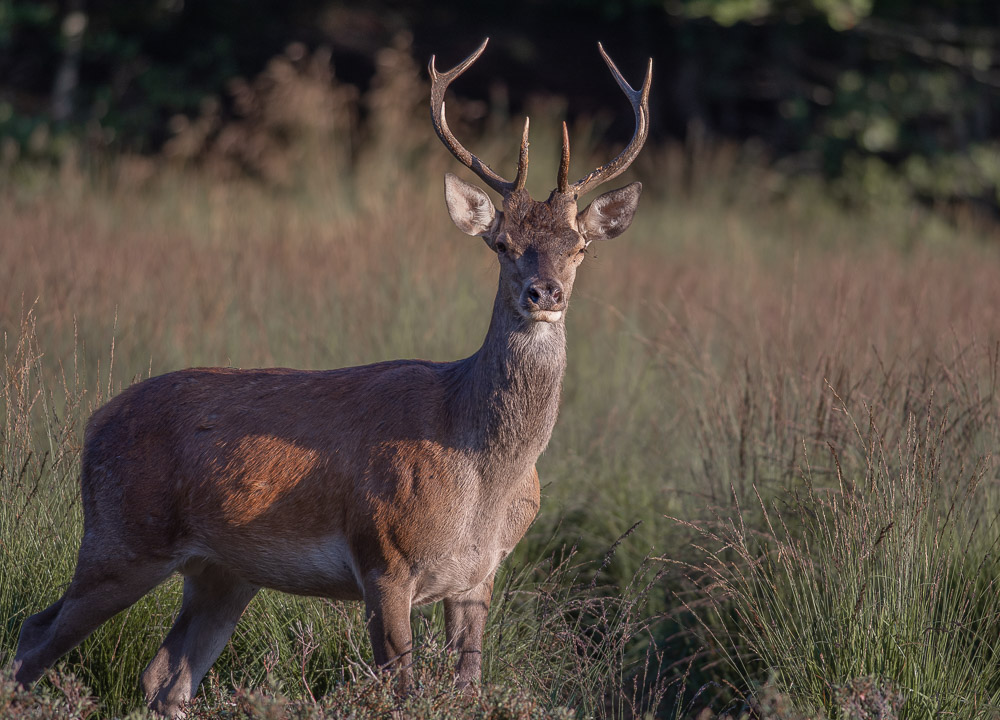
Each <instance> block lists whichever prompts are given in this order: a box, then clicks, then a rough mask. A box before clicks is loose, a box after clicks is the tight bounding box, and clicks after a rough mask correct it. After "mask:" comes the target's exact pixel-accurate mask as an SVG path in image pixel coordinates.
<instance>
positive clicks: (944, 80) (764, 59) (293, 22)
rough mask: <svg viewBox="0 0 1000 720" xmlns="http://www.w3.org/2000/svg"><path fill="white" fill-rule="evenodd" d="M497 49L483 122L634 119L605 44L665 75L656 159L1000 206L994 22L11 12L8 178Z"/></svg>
mask: <svg viewBox="0 0 1000 720" xmlns="http://www.w3.org/2000/svg"><path fill="white" fill-rule="evenodd" d="M486 36H489V37H491V38H492V42H491V45H490V48H489V51H488V52H487V53H486V55H485V56H484V57H483V58H482V59H481V60H480V61H479V63H477V64H476V65H475V66H474V67H473V68H472V70H470V71H469V73H468V75H467V77H466V78H463V80H462V81H460V82H459V83H458V84H457V85H456V88H455V91H456V92H457V93H459V94H462V95H466V96H468V97H471V98H475V99H478V100H481V101H483V103H484V104H485V105H484V111H483V117H485V116H486V115H487V112H488V110H487V108H488V109H489V111H492V112H494V113H496V112H501V113H507V112H510V113H514V114H516V113H520V112H521V111H522V109H523V108H524V107H525V105H526V103H527V102H528V99H529V98H531V97H533V96H537V95H539V94H543V95H552V96H557V97H561V98H565V101H566V105H565V112H566V113H567V114H568V115H569V117H570V118H571V119H572V118H573V117H575V116H578V115H580V114H587V115H593V114H594V113H600V112H604V113H607V111H608V108H613V109H616V110H617V109H618V108H619V106H620V105H621V103H622V100H621V98H620V96H618V94H617V93H618V90H617V88H616V87H615V86H614V84H613V83H612V82H611V81H610V79H609V77H608V75H607V72H606V70H605V69H604V67H603V65H602V63H601V61H600V58H599V57H598V55H597V53H596V51H595V43H596V42H597V41H598V40H600V41H602V42H603V43H604V44H605V46H606V47H607V48H608V50H609V51H610V52H611V54H612V56H613V57H614V58H616V60H617V61H618V63H619V64H620V66H621V67H622V69H623V71H624V72H625V74H626V77H629V78H633V79H634V82H638V78H639V77H640V76H641V71H642V68H643V61H644V59H645V58H646V57H653V59H654V63H655V68H656V82H655V85H654V92H653V97H652V105H653V106H652V123H653V125H652V137H653V140H654V142H656V141H662V140H664V139H667V138H670V139H678V140H682V141H686V142H692V141H693V142H694V143H701V142H705V141H706V139H708V140H710V139H714V138H725V139H735V140H740V141H743V140H747V139H752V140H755V141H759V152H760V153H762V154H764V155H765V156H766V157H767V158H768V159H770V160H771V161H773V162H775V163H778V164H779V166H780V168H781V169H782V170H783V171H784V172H787V173H790V174H798V173H818V174H821V175H822V176H823V177H825V178H828V179H832V180H842V181H843V182H839V183H837V184H836V185H835V189H836V191H837V192H838V193H840V194H841V195H843V196H844V197H845V199H847V200H849V201H864V200H871V199H872V198H873V197H874V198H875V199H876V200H877V199H878V197H879V196H880V195H884V194H887V193H888V194H890V195H893V196H895V195H899V194H905V195H908V196H911V197H914V198H917V199H918V200H920V201H921V202H925V203H933V204H940V205H944V206H948V205H951V204H954V203H972V204H974V205H976V206H981V207H983V208H986V209H987V210H989V211H995V210H996V208H997V206H998V200H997V197H998V196H997V190H998V181H1000V154H998V148H1000V144H998V143H997V142H996V138H997V136H998V131H1000V4H998V3H995V2H992V1H991V0H909V1H908V0H623V1H621V2H601V1H598V0H584V1H582V2H573V1H571V0H510V1H509V2H476V3H467V2H455V1H447V2H435V1H431V0H414V1H413V2H398V1H397V2H393V1H392V0H372V1H370V2H353V3H352V2H337V1H329V0H327V1H313V0H282V1H281V2H277V1H273V0H272V1H262V2H253V3H246V2H238V1H237V0H216V1H215V2H185V1H184V0H160V1H159V2H129V3H121V2H113V1H111V0H104V1H99V0H63V1H62V2H55V1H52V0H49V1H46V0H41V1H35V0H5V1H4V2H2V3H0V135H2V136H4V137H5V138H6V149H5V151H4V156H5V157H6V158H7V162H10V161H11V158H12V157H14V156H15V155H16V156H19V157H23V156H24V155H25V154H28V155H32V154H33V155H50V154H53V153H58V152H59V148H60V147H61V146H60V144H59V143H58V142H54V141H53V136H54V135H58V134H60V133H64V134H69V135H72V136H78V137H81V136H82V137H85V138H86V139H87V141H88V142H89V143H90V144H91V145H92V146H99V147H112V148H119V149H126V150H140V151H142V152H147V153H148V152H156V151H157V150H158V149H160V148H161V147H162V146H163V144H164V143H165V142H166V141H167V140H168V139H169V138H170V136H171V128H172V127H176V123H175V124H174V125H173V126H172V125H171V118H173V117H174V116H176V115H179V114H180V115H187V116H196V115H198V114H199V112H200V108H202V106H203V104H204V102H205V99H206V98H216V99H218V100H219V101H221V102H222V104H223V108H222V112H223V114H224V115H225V114H226V113H231V112H232V111H233V107H232V105H233V96H232V94H231V93H230V92H229V90H228V89H227V88H228V87H229V85H230V83H231V81H232V80H233V78H236V77H244V78H252V77H254V76H255V75H256V74H257V73H259V72H260V71H261V69H262V68H263V67H264V66H265V64H266V63H267V61H268V60H269V59H270V58H272V57H273V56H275V55H276V54H278V53H281V52H282V51H284V50H285V49H286V48H287V47H288V46H289V45H290V44H292V43H301V44H302V45H301V47H303V48H304V49H305V50H306V51H312V50H315V49H317V48H328V49H329V51H330V57H331V60H332V63H333V67H334V71H335V74H336V77H337V78H338V79H339V80H341V81H343V82H345V83H348V84H351V85H354V86H356V87H358V88H359V89H360V90H361V91H362V92H364V91H365V90H366V89H367V86H368V84H369V83H370V82H371V79H372V77H373V75H374V73H375V64H376V60H375V56H376V53H377V51H378V50H379V49H380V48H382V47H385V46H387V45H389V44H391V43H392V42H394V41H397V42H398V41H399V38H400V37H410V38H412V53H413V55H414V57H415V58H416V59H417V60H418V61H419V62H420V63H421V64H424V63H426V61H427V59H428V58H429V57H430V55H431V54H435V53H436V54H437V55H438V56H439V57H440V58H441V63H442V64H443V65H446V66H450V65H451V64H453V63H455V62H457V61H458V60H459V59H461V58H463V57H464V56H465V55H466V54H468V53H469V52H470V51H471V50H472V49H473V48H474V47H475V46H476V45H477V44H478V43H479V41H480V40H481V39H482V38H483V37H486ZM296 47H299V46H296ZM606 117H607V118H608V119H609V120H610V121H611V127H610V129H609V130H608V132H609V133H610V135H608V137H611V138H617V139H619V140H620V139H624V138H627V136H628V134H629V133H630V132H631V126H630V125H629V123H630V122H631V118H630V117H628V115H627V113H617V112H612V113H610V114H607V115H606ZM361 122H362V126H363V123H364V117H362V118H361ZM15 143H16V148H15Z"/></svg>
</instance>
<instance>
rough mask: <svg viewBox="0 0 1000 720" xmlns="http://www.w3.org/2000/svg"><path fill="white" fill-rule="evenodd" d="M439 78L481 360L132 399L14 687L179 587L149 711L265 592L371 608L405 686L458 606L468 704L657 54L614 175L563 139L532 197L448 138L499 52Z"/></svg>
mask: <svg viewBox="0 0 1000 720" xmlns="http://www.w3.org/2000/svg"><path fill="white" fill-rule="evenodd" d="M488 40H489V39H488V38H487V39H486V40H484V41H483V43H482V44H481V45H480V46H479V48H478V49H477V50H476V51H475V52H473V53H472V54H471V55H470V56H469V57H467V58H466V59H465V60H464V61H462V62H461V63H460V64H459V65H457V66H456V67H454V68H453V69H452V70H450V71H448V72H438V71H437V69H436V68H435V59H434V57H432V58H431V60H430V64H429V73H430V78H431V120H432V123H433V126H434V130H435V131H436V133H437V135H438V137H439V138H440V139H441V141H442V142H443V143H444V145H445V147H447V149H448V150H449V151H450V152H451V153H452V155H454V156H455V157H456V158H457V159H458V160H459V161H460V162H461V163H462V164H463V165H464V166H465V167H466V168H468V169H469V170H471V171H472V172H473V173H474V174H475V175H477V176H478V177H479V178H480V179H481V180H482V181H483V182H484V183H485V184H486V185H487V186H488V187H489V188H491V189H492V190H494V191H496V192H497V193H499V194H500V195H501V197H502V205H501V209H497V208H496V206H495V205H494V204H493V202H492V200H491V199H490V197H489V196H488V195H487V193H486V192H485V191H484V190H483V189H482V188H480V187H478V186H476V185H472V184H469V183H466V182H465V181H463V180H461V179H459V178H458V177H457V176H455V175H453V174H451V173H447V174H446V175H445V179H444V195H445V201H446V205H447V209H448V212H449V214H450V216H451V219H452V221H453V222H454V223H455V225H456V226H457V227H458V229H459V230H461V231H462V232H464V233H466V234H467V235H472V236H479V237H481V238H483V240H484V241H485V243H486V245H487V246H488V247H489V249H490V250H491V251H492V252H494V253H495V254H496V256H497V258H498V261H499V267H500V271H499V281H498V286H497V292H496V297H495V300H494V303H493V313H492V317H491V319H490V324H489V329H488V330H487V333H486V337H485V339H484V341H483V344H482V346H481V347H480V348H479V350H478V351H476V352H475V353H474V354H473V355H471V356H470V357H467V358H465V359H463V360H458V361H454V362H430V361H424V360H395V361H388V362H381V363H376V364H373V365H365V366H361V367H351V368H342V369H336V370H314V371H304V370H292V369H287V368H272V369H234V368H194V369H187V370H179V371H174V372H170V373H167V374H164V375H160V376H158V377H153V378H149V379H147V380H144V381H142V382H139V383H136V384H133V385H132V386H130V387H128V388H127V389H125V390H123V391H122V392H120V393H119V394H118V395H117V396H115V397H114V398H113V399H111V400H110V401H109V402H108V403H107V404H105V405H104V406H103V407H101V408H99V409H98V410H96V411H95V412H94V413H93V415H92V416H91V418H90V420H89V422H88V423H87V426H86V429H85V432H84V444H83V450H82V457H81V472H80V485H81V495H82V506H83V514H84V531H83V536H82V539H81V542H80V549H79V554H78V560H77V565H76V569H75V571H74V574H73V577H72V580H71V581H70V584H69V586H68V587H67V589H66V591H65V593H64V594H63V595H62V597H60V598H59V599H58V600H57V601H56V602H55V603H54V604H52V605H51V606H50V607H48V608H46V609H45V610H42V611H41V612H39V613H37V614H35V615H32V616H31V617H29V618H28V619H27V620H25V621H24V623H23V625H22V628H21V632H20V636H19V638H18V647H17V651H16V655H15V658H14V668H15V680H16V681H17V682H18V683H19V684H21V685H22V686H24V687H30V686H31V685H33V684H34V683H35V682H36V681H37V680H38V679H39V678H40V677H41V675H42V674H43V673H44V672H45V671H46V669H47V668H49V667H50V666H52V665H53V664H54V663H55V662H56V661H57V660H58V659H59V658H60V657H61V656H62V655H64V654H65V653H67V652H68V651H70V650H71V649H72V648H74V647H75V646H77V645H78V644H79V643H80V642H82V641H83V640H84V639H85V638H86V637H87V636H88V635H90V633H92V632H93V631H94V630H95V629H96V628H97V627H98V626H100V625H101V624H102V623H104V622H105V621H106V620H108V619H109V618H111V617H112V616H114V615H115V614H117V613H119V612H121V611H122V610H124V609H126V608H128V607H129V606H131V605H132V604H133V603H135V602H136V601H138V600H139V599H140V598H141V597H142V596H144V595H145V594H146V593H148V592H149V591H150V590H152V589H153V588H154V587H156V586H157V585H159V584H160V583H162V582H163V581H165V580H166V579H167V578H168V577H170V576H172V575H173V574H175V573H180V574H181V575H182V576H183V594H182V602H181V607H180V611H179V613H178V615H177V617H176V619H175V620H174V623H173V626H172V627H171V629H170V631H169V632H168V634H167V636H166V638H165V639H164V640H163V643H162V645H161V646H160V648H159V649H158V651H157V652H156V654H155V655H154V657H153V659H152V660H151V661H150V662H149V664H148V666H147V667H146V668H145V670H144V671H143V673H142V677H141V688H142V691H143V693H144V696H145V700H146V703H147V704H148V706H149V707H150V708H151V709H152V710H153V711H154V712H157V713H159V714H161V715H164V716H167V717H183V716H184V713H185V705H186V704H187V703H188V702H189V701H190V700H191V699H192V698H193V697H194V695H195V694H196V692H197V690H198V686H199V684H200V683H201V681H202V679H203V677H204V676H205V674H206V673H207V672H208V670H209V668H210V667H211V666H212V664H213V663H214V662H215V660H216V659H217V658H218V656H219V655H220V653H221V652H222V650H223V649H224V648H225V646H226V643H227V642H228V641H229V638H230V637H231V635H232V633H233V631H234V629H235V627H236V624H237V623H238V621H239V619H240V617H241V615H242V614H243V612H244V610H245V608H246V607H247V605H248V604H249V603H250V601H251V600H252V599H253V597H254V596H255V595H256V594H257V592H258V591H259V590H260V589H261V588H272V589H275V590H278V591H283V592H286V593H293V594H298V595H308V596H320V597H325V598H329V599H332V600H353V601H361V602H363V603H364V617H365V618H366V621H367V627H368V634H369V637H370V639H371V644H372V650H373V657H374V662H375V663H376V664H377V665H378V666H379V668H382V669H383V670H386V671H389V672H391V673H395V679H396V682H397V684H398V689H399V691H400V692H404V693H405V692H409V691H412V687H413V669H412V662H411V654H412V650H413V648H412V635H411V626H410V612H411V608H413V607H415V606H420V605H424V604H428V603H434V602H438V601H443V602H444V615H445V635H446V642H447V647H448V648H449V649H450V651H451V652H452V653H453V654H454V656H456V665H455V683H456V685H457V686H458V687H459V688H463V689H465V690H466V691H470V692H475V691H476V690H475V688H476V687H477V686H478V683H479V682H480V676H481V670H482V645H483V633H484V629H485V625H486V620H487V614H488V611H489V607H490V602H491V596H492V591H493V582H494V577H495V574H496V571H497V568H498V566H499V565H500V563H501V562H502V561H503V559H504V558H505V557H506V556H507V555H508V554H509V553H510V552H511V551H512V550H513V549H514V546H515V545H516V544H517V543H518V541H519V540H520V539H521V537H522V536H523V535H524V534H525V532H526V530H527V528H528V526H529V525H530V524H531V523H532V521H533V520H534V518H535V515H536V513H537V512H538V509H539V502H540V486H539V477H538V472H537V469H536V462H537V460H538V458H539V456H540V455H541V454H542V452H543V451H544V450H545V448H546V446H547V444H548V442H549V439H550V437H551V435H552V431H553V427H554V425H555V422H556V416H557V414H558V410H559V398H560V392H561V388H562V380H563V375H564V373H565V369H566V330H565V317H566V312H567V309H568V307H569V300H570V295H571V293H572V291H573V283H574V280H575V278H576V273H577V269H578V268H579V267H580V264H581V263H582V261H583V259H584V257H585V254H586V250H587V247H588V246H589V245H590V243H592V242H597V241H602V240H608V239H611V238H614V237H617V236H619V235H621V234H622V233H623V232H624V231H625V230H626V229H627V228H628V227H629V225H630V224H631V222H632V219H633V216H634V214H635V211H636V207H637V205H638V201H639V195H640V192H641V190H642V186H641V185H640V183H638V182H634V183H632V184H630V185H627V186H625V187H623V188H620V189H617V190H612V191H609V192H605V193H604V194H602V195H600V196H598V197H597V198H595V199H594V200H593V202H591V203H590V204H589V205H588V206H587V207H586V208H585V209H584V210H582V211H580V210H578V201H579V198H580V197H581V196H582V195H584V193H586V192H588V191H590V190H592V189H594V188H596V187H597V186H598V185H601V184H603V183H605V182H607V181H609V180H611V179H613V178H615V177H617V176H618V175H620V174H621V173H622V172H624V171H625V170H626V169H627V168H628V167H629V166H630V165H631V164H632V162H633V160H634V159H635V158H636V156H637V155H638V153H639V151H640V149H641V148H642V146H643V144H644V143H645V141H646V137H647V134H648V131H649V90H650V84H651V82H652V60H650V61H649V64H648V67H647V69H646V74H645V78H644V80H643V83H642V86H641V88H640V89H639V90H634V89H633V88H632V87H631V86H630V85H629V84H628V82H627V81H626V80H625V78H624V77H623V76H622V74H621V72H620V71H619V70H618V68H617V67H616V66H615V64H614V62H613V61H612V60H611V58H610V57H609V56H608V54H607V53H606V52H605V51H604V48H603V47H602V46H601V45H600V44H598V50H599V52H600V54H601V56H602V57H603V59H604V61H605V62H606V63H607V65H608V67H609V69H610V71H611V74H612V75H613V77H614V79H615V81H616V82H617V84H618V85H619V87H620V88H621V90H622V91H623V92H624V94H625V95H626V97H627V98H628V100H629V102H630V103H631V105H632V109H633V112H634V114H635V131H634V133H633V136H632V139H631V140H630V141H629V143H628V145H627V146H626V147H625V148H624V149H623V150H622V152H621V153H620V154H619V155H618V156H617V157H616V158H615V159H613V160H611V161H610V162H608V163H606V164H605V165H603V166H601V167H599V168H597V169H596V170H594V171H593V172H591V173H589V174H588V175H586V176H584V177H583V178H582V179H580V180H578V181H576V182H574V183H573V184H570V183H569V182H568V173H569V158H570V148H569V133H568V130H567V126H566V123H565V122H563V124H562V157H561V161H560V165H559V172H558V178H557V184H556V188H555V189H554V190H553V191H552V192H551V193H550V195H549V197H548V199H547V200H545V201H536V200H533V199H532V198H531V197H530V195H529V194H528V192H527V191H526V190H525V182H526V178H527V169H528V128H529V121H528V119H525V123H524V131H523V134H522V138H521V147H520V153H519V156H518V166H517V174H516V176H515V178H514V180H513V181H508V180H505V179H504V178H503V177H501V176H500V175H498V174H497V173H496V172H494V171H493V170H492V169H491V168H490V167H489V166H488V165H486V164H485V163H484V162H483V161H481V160H480V159H479V158H478V157H476V156H475V155H473V154H472V153H470V152H469V151H468V150H466V149H465V147H463V146H462V144H461V143H460V142H459V141H458V140H457V139H456V138H455V136H454V134H453V133H452V131H451V130H450V129H449V127H448V122H447V120H446V118H445V92H446V91H447V90H448V87H449V86H450V85H451V83H452V82H453V81H454V80H455V79H456V78H458V77H459V76H460V75H462V74H463V73H464V72H465V71H466V70H467V69H468V68H469V67H470V66H471V65H472V64H473V63H474V62H475V61H476V60H477V59H478V58H479V57H480V55H482V53H483V51H484V50H485V49H486V44H487V42H488Z"/></svg>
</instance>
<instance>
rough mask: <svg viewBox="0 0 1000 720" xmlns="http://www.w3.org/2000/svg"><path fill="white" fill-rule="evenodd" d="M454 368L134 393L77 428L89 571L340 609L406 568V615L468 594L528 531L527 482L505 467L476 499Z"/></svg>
mask: <svg viewBox="0 0 1000 720" xmlns="http://www.w3.org/2000/svg"><path fill="white" fill-rule="evenodd" d="M449 370H451V371H453V372H454V371H456V370H458V368H457V364H456V363H443V364H437V363H429V362H421V361H402V362H398V361H397V362H389V363H380V364H376V365H370V366H365V367H359V368H347V369H342V370H333V371H314V372H310V371H297V370H285V369H271V370H231V369H194V370H183V371H178V372H174V373H170V374H167V375H163V376H160V377H156V378H152V379H150V380H146V381H144V382H142V383H139V384H137V385H135V386H133V387H131V388H129V389H128V390H126V391H124V392H123V393H121V394H120V395H119V396H118V397H116V398H115V399H114V400H112V401H111V402H110V403H108V404H107V405H106V406H104V407H103V408H101V409H100V410H98V411H97V412H96V413H95V414H94V416H93V418H92V419H91V422H90V423H89V425H88V427H87V432H86V440H85V446H84V453H83V472H82V475H81V486H82V494H83V506H84V538H83V542H82V546H81V553H80V556H81V558H82V557H104V558H106V559H107V558H110V557H116V556H121V557H120V559H121V561H122V562H123V563H129V564H130V563H135V562H137V561H143V560H149V559H151V557H150V556H153V557H155V558H157V559H158V560H159V561H161V562H163V563H165V564H167V565H168V566H169V569H170V571H171V572H173V571H180V572H182V573H184V574H187V573H188V572H191V571H192V570H196V569H199V570H200V569H201V567H202V566H204V565H206V564H213V565H219V566H222V567H224V568H226V570H228V571H229V572H231V573H234V574H236V575H237V576H239V577H240V578H241V579H242V580H244V581H246V582H247V583H250V584H252V585H254V586H257V587H268V588H273V589H276V590H281V591H283V592H288V593H294V594H298V595H319V596H324V597H328V598H331V599H342V600H361V599H363V587H364V581H365V577H366V576H367V575H368V574H369V573H372V572H376V571H377V572H386V571H389V572H392V573H393V574H398V573H403V574H406V573H408V574H409V575H410V576H411V579H412V588H411V602H412V603H413V604H414V605H416V604H424V603H430V602H435V601H437V600H440V599H442V598H444V597H446V596H448V595H451V594H455V593H461V592H464V591H466V590H468V589H470V588H472V587H475V586H476V585H478V584H479V583H480V582H482V580H483V579H484V578H486V577H487V576H488V575H489V574H490V573H491V572H492V571H493V570H494V569H495V567H496V566H497V565H498V564H499V562H500V561H501V560H502V559H503V557H505V556H506V554H507V553H509V552H510V550H511V549H512V548H513V547H514V545H515V544H516V543H517V540H518V539H520V537H521V535H522V534H523V532H524V530H525V529H526V528H527V526H528V524H530V522H531V520H532V519H533V518H534V515H535V512H536V511H537V508H538V485H537V475H535V473H534V471H533V459H527V460H526V461H525V462H523V463H522V467H520V468H513V467H508V468H504V469H503V471H504V473H505V475H506V477H507V478H511V477H518V478H522V480H521V481H520V482H513V483H512V482H509V481H508V482H507V483H503V484H502V485H505V486H506V489H507V492H505V493H502V494H501V495H502V496H499V497H497V496H494V497H489V496H485V497H484V493H482V491H481V489H482V488H483V487H484V485H485V486H487V487H497V485H498V484H497V483H490V484H486V483H484V482H483V481H484V480H489V479H490V478H485V477H483V468H482V463H481V462H477V461H476V458H477V457H480V456H481V454H482V450H483V448H481V447H478V443H477V442H476V438H475V437H473V436H471V435H469V434H468V433H464V432H463V431H462V428H460V427H459V428H456V427H454V419H455V418H454V416H453V415H451V414H450V413H449V412H448V408H449V407H450V406H451V404H452V403H450V402H448V397H447V396H448V383H447V382H442V378H441V375H445V376H447V375H448V374H449V372H448V371H449ZM498 515H499V516H500V517H499V518H498ZM490 518H497V520H494V521H492V522H491V521H490V520H489V519H490Z"/></svg>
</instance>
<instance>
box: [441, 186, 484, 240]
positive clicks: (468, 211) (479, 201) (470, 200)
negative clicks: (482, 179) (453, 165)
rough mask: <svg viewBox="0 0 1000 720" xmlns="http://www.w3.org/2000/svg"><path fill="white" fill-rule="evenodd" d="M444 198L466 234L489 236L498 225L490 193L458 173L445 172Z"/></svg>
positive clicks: (459, 227)
mask: <svg viewBox="0 0 1000 720" xmlns="http://www.w3.org/2000/svg"><path fill="white" fill-rule="evenodd" d="M444 199H445V202H447V203H448V214H449V215H451V219H452V222H454V223H455V225H457V226H458V229H459V230H461V231H462V232H464V233H465V234H466V235H482V236H484V237H486V236H489V235H490V234H491V233H492V232H493V230H495V229H496V225H497V209H496V208H495V207H493V202H492V201H491V200H490V198H489V195H487V194H486V193H485V192H483V191H482V190H480V189H479V188H477V187H476V186H475V185H470V184H469V183H467V182H465V181H464V180H461V179H459V177H458V176H457V175H452V174H451V173H445V176H444Z"/></svg>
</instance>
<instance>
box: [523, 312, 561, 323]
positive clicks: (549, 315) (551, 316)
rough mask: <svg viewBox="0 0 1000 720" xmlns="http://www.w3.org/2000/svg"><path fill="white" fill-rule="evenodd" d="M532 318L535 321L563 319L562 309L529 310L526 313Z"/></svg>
mask: <svg viewBox="0 0 1000 720" xmlns="http://www.w3.org/2000/svg"><path fill="white" fill-rule="evenodd" d="M525 314H526V315H527V316H528V318H529V319H530V320H534V321H535V322H547V323H554V322H559V321H560V320H562V316H563V311H562V310H528V311H527V312H526V313H525Z"/></svg>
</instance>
